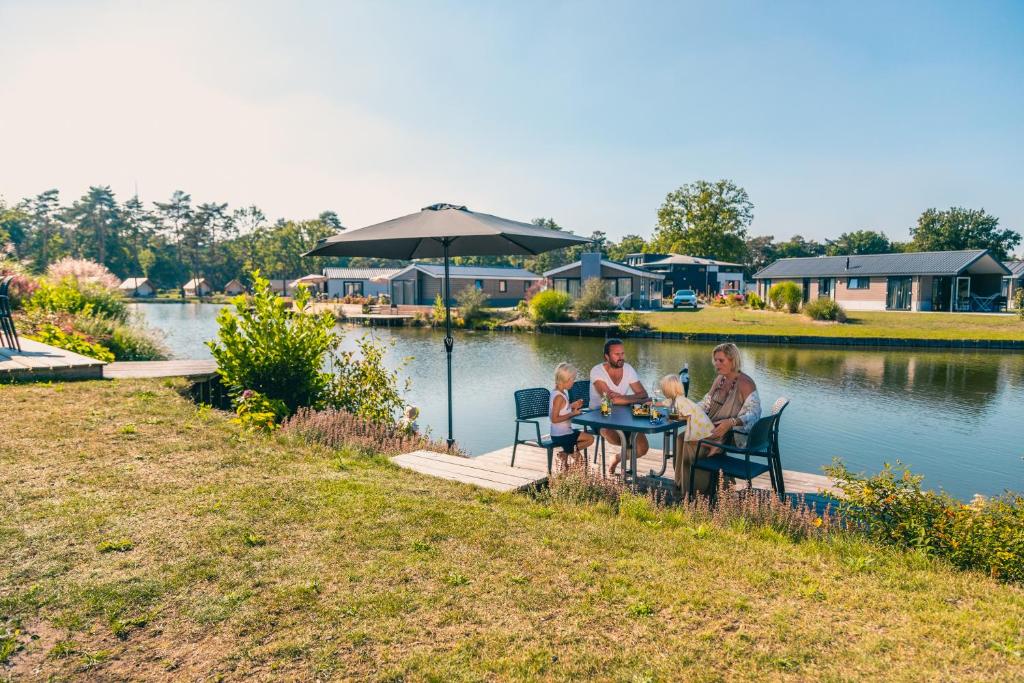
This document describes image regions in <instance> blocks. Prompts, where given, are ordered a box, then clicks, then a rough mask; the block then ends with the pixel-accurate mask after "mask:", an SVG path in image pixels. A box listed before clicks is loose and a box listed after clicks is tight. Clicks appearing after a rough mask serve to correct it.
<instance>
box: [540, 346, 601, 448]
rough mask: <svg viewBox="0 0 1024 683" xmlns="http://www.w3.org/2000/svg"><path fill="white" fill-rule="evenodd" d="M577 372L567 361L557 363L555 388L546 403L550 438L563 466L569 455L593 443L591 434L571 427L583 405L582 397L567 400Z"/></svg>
mask: <svg viewBox="0 0 1024 683" xmlns="http://www.w3.org/2000/svg"><path fill="white" fill-rule="evenodd" d="M578 374H579V371H578V370H577V369H576V368H575V367H574V366H572V365H570V364H569V363H559V364H558V366H557V367H556V368H555V388H554V390H553V391H552V392H551V398H550V403H548V415H549V416H550V418H551V440H552V441H553V442H554V444H555V445H556V446H558V447H559V448H561V449H562V453H561V454H560V455H559V458H560V460H561V461H562V464H563V466H564V465H566V464H568V459H569V456H570V455H572V454H575V453H576V452H578V451H579V450H581V449H584V448H587V447H589V446H591V445H592V444H593V443H594V437H593V435H591V434H588V433H586V432H581V431H580V430H578V429H573V428H572V418H574V417H576V416H577V415H579V414H580V413H581V412H582V410H580V409H581V408H582V407H583V399H578V400H576V401H571V402H570V401H569V389H571V388H572V385H573V382H575V381H576V376H577V375H578Z"/></svg>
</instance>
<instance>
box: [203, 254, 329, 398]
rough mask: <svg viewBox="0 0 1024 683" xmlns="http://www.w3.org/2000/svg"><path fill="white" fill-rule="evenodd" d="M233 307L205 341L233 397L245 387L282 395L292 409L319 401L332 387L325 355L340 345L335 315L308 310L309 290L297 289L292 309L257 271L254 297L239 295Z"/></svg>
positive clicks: (221, 316)
mask: <svg viewBox="0 0 1024 683" xmlns="http://www.w3.org/2000/svg"><path fill="white" fill-rule="evenodd" d="M233 303H234V311H232V310H231V308H229V307H225V308H223V309H221V312H220V313H219V314H218V316H217V323H218V324H219V326H220V329H219V330H218V331H217V340H215V341H211V342H207V345H208V346H209V347H210V351H211V353H212V354H213V357H214V359H215V360H216V361H217V373H218V374H219V375H220V377H221V380H222V381H223V383H224V386H225V387H227V388H228V391H229V392H230V393H231V394H232V395H233V396H235V397H240V396H241V394H242V392H243V391H245V390H246V389H251V390H253V391H257V392H259V393H260V394H263V395H264V396H266V397H267V398H268V399H277V400H280V401H283V402H284V404H285V405H286V406H287V408H288V411H289V412H294V411H295V410H296V409H297V408H299V407H300V406H321V405H323V402H324V400H325V398H327V397H328V395H329V393H330V387H331V384H332V379H333V378H332V376H331V375H330V374H329V373H326V372H324V370H323V367H324V360H325V357H326V356H327V354H328V353H330V352H331V351H333V350H334V349H336V348H337V346H338V343H339V341H340V340H339V338H338V336H337V335H336V334H335V333H334V318H333V316H331V314H330V313H320V314H313V313H310V312H309V311H308V307H309V290H308V289H306V288H305V287H300V288H299V289H298V291H297V292H296V293H295V300H294V310H289V308H288V302H286V301H285V300H284V299H282V298H280V297H278V296H276V295H275V294H274V293H273V292H272V291H271V290H270V283H269V282H268V281H267V279H266V278H264V277H262V276H260V274H259V271H256V272H255V273H253V295H252V297H251V298H249V299H246V298H245V297H236V298H235V299H234V300H233Z"/></svg>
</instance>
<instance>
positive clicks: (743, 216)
mask: <svg viewBox="0 0 1024 683" xmlns="http://www.w3.org/2000/svg"><path fill="white" fill-rule="evenodd" d="M753 219H754V205H753V204H752V203H751V202H750V197H749V196H748V195H747V191H746V190H744V189H743V188H742V187H739V186H738V185H736V184H734V183H733V182H732V181H730V180H718V181H716V182H713V183H712V182H710V181H707V180H698V181H697V182H695V183H693V184H689V185H683V186H682V187H680V188H679V189H678V190H675V191H673V192H670V193H668V195H667V196H666V197H665V203H664V204H662V205H661V208H660V209H658V227H657V228H656V229H655V233H654V240H653V242H652V245H651V246H652V248H653V251H656V252H665V253H679V254H689V255H691V256H704V257H708V258H715V259H719V260H722V261H735V262H738V263H742V262H743V261H744V259H745V258H746V251H747V248H746V243H745V239H746V237H747V228H748V227H749V226H750V223H751V221H752V220H753Z"/></svg>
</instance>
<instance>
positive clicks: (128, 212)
mask: <svg viewBox="0 0 1024 683" xmlns="http://www.w3.org/2000/svg"><path fill="white" fill-rule="evenodd" d="M753 219H754V205H753V203H752V202H751V200H750V197H749V195H748V194H747V192H746V190H745V189H743V188H742V187H740V186H738V185H736V184H735V183H733V182H732V181H729V180H718V181H707V180H698V181H696V182H694V183H689V184H686V185H683V186H681V187H680V188H678V189H676V190H673V191H672V192H669V193H668V195H667V196H666V198H665V201H664V203H663V204H662V205H661V207H660V208H659V209H658V212H657V222H656V224H655V227H654V229H653V231H652V234H651V236H650V237H649V238H644V237H643V236H641V235H638V234H629V235H626V236H625V237H623V238H622V239H621V240H620V241H618V242H614V241H612V240H609V239H608V238H607V235H606V234H605V233H604V232H602V231H594V232H593V233H591V235H590V238H591V239H592V243H591V244H590V245H583V246H574V247H570V248H567V249H561V250H557V251H553V252H548V253H544V254H539V255H537V256H534V257H518V256H516V257H508V256H478V257H464V258H457V259H455V262H456V263H459V264H464V265H507V266H520V267H524V268H527V269H529V270H531V271H533V272H535V273H542V272H544V271H546V270H550V269H551V268H556V267H558V266H560V265H564V264H566V263H571V262H573V261H575V260H577V259H578V258H579V255H580V254H581V253H582V252H584V251H592V250H599V251H601V252H602V253H603V254H605V256H606V257H607V258H609V259H612V260H617V261H621V260H623V259H625V257H626V255H627V254H631V253H640V252H647V253H677V254H688V255H690V256H702V257H706V258H714V259H718V260H720V261H729V262H733V263H739V264H742V265H743V266H744V267H745V269H746V270H747V271H748V273H753V272H756V271H757V270H759V269H761V268H763V267H765V266H767V265H768V264H770V263H772V262H773V261H775V260H777V259H780V258H792V257H804V256H822V255H839V256H842V255H856V254H880V253H887V252H898V251H945V250H957V249H990V250H992V252H993V253H994V254H995V255H996V257H997V258H1000V259H1005V258H1007V257H1008V256H1009V254H1010V252H1011V251H1012V250H1013V249H1014V248H1015V247H1016V246H1017V245H1019V244H1020V242H1021V236H1020V234H1019V233H1017V232H1016V231H1014V230H1012V229H1007V228H1000V227H999V219H998V218H997V217H995V216H992V215H989V214H988V213H986V212H985V210H984V209H966V208H961V207H951V208H949V209H946V210H939V209H935V208H929V209H927V210H925V211H924V212H922V213H921V215H920V217H919V218H918V220H917V223H916V225H914V226H912V227H911V228H910V235H911V239H910V240H909V241H907V242H898V241H893V240H890V239H889V238H888V237H887V236H886V235H885V233H884V232H881V231H878V230H873V229H861V230H854V231H851V232H846V233H843V234H841V235H839V236H838V237H837V238H836V239H827V240H825V241H824V242H818V241H816V240H813V239H805V238H804V237H802V236H801V235H794V236H793V237H791V238H790V239H789V240H786V241H776V239H775V237H774V236H773V235H761V236H751V235H750V234H749V231H750V225H751V223H752V222H753ZM533 222H534V224H536V225H540V226H543V227H548V228H553V229H556V230H561V229H562V228H561V226H559V224H558V223H557V222H556V221H555V220H554V219H552V218H538V219H535V220H534V221H533ZM344 229H345V228H344V226H343V225H342V222H341V220H340V219H339V217H338V215H337V214H336V213H335V212H333V211H324V212H322V213H321V214H320V215H319V216H317V217H316V218H314V219H307V220H286V219H278V220H277V221H275V222H273V223H271V222H270V221H269V220H268V219H267V217H266V215H265V214H264V213H263V211H261V210H260V209H259V207H257V206H245V207H240V208H236V209H234V210H229V208H228V204H226V203H217V202H212V203H201V204H197V203H194V202H193V201H192V197H191V195H189V194H187V193H185V192H183V191H181V190H177V191H175V192H174V193H173V194H172V195H171V197H170V198H169V199H168V200H167V201H166V202H152V204H151V205H149V206H147V205H146V204H145V203H143V201H142V200H141V199H140V198H139V197H138V195H135V196H132V197H130V198H128V199H127V200H126V201H124V202H119V201H118V199H117V198H116V197H115V195H114V193H113V192H112V191H111V189H110V187H109V186H93V187H90V188H89V190H88V191H87V192H86V193H85V194H84V195H82V196H81V197H80V198H78V199H77V200H74V201H72V202H71V203H70V204H69V205H62V204H61V201H60V197H59V192H58V191H57V190H55V189H52V190H46V191H45V192H41V193H40V194H38V195H36V196H34V197H27V198H25V199H22V200H21V201H19V202H17V203H15V204H11V205H9V204H7V203H5V202H4V201H3V200H2V199H0V248H2V249H3V250H4V251H5V252H6V255H7V256H9V257H13V258H16V259H18V260H20V261H23V262H25V263H27V264H28V265H29V267H30V268H32V269H33V270H35V271H37V272H42V271H44V270H45V269H46V266H47V265H49V264H50V263H52V262H54V261H56V260H58V259H60V258H61V257H63V256H75V257H78V258H88V259H92V260H95V261H97V262H99V263H102V264H104V265H105V266H107V267H108V268H109V269H110V270H111V271H112V272H113V273H115V274H116V275H118V276H119V277H121V278H126V277H137V276H143V277H147V278H149V279H150V280H151V281H152V282H153V283H154V285H155V286H156V287H158V288H161V289H173V288H177V287H180V286H181V285H182V284H183V283H184V282H186V281H187V280H189V279H191V278H193V277H205V278H207V279H208V280H209V281H210V282H211V284H212V285H213V286H214V287H215V288H219V287H222V286H223V285H224V284H225V283H226V282H228V281H229V280H231V279H233V278H236V277H237V278H241V279H242V280H243V281H246V279H247V277H248V274H249V273H251V272H252V271H253V270H254V269H259V270H260V271H261V272H262V273H263V274H264V275H265V276H266V277H269V278H272V279H273V278H287V279H294V278H297V277H300V276H302V275H305V274H307V273H312V272H319V271H320V270H321V268H323V267H324V266H325V265H338V266H345V265H348V266H355V267H359V266H364V267H369V266H389V265H394V266H397V265H402V264H401V262H398V261H393V260H386V259H371V258H351V259H348V258H303V257H302V254H303V253H304V252H306V251H307V250H309V249H310V248H312V247H313V246H314V245H315V244H316V242H317V241H318V240H320V239H322V238H324V237H327V236H330V235H333V234H335V233H337V232H339V231H341V230H344Z"/></svg>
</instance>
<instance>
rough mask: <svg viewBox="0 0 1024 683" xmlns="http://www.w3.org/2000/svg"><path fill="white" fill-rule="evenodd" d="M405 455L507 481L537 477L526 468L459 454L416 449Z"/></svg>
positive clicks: (526, 480)
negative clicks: (495, 476) (506, 478)
mask: <svg viewBox="0 0 1024 683" xmlns="http://www.w3.org/2000/svg"><path fill="white" fill-rule="evenodd" d="M406 455H415V456H417V457H420V458H423V459H426V460H432V461H435V462H438V463H443V464H445V465H448V466H451V467H457V468H459V469H463V470H466V469H471V470H479V471H481V472H487V473H490V474H495V475H501V476H505V477H508V478H509V483H514V482H517V481H518V482H522V483H531V482H533V481H535V480H536V479H537V477H536V476H534V475H533V474H532V473H529V471H528V470H523V469H520V468H516V467H509V466H508V465H504V464H501V463H495V462H489V461H483V460H478V459H477V458H461V457H459V456H451V455H446V454H444V453H437V452H434V451H416V452H414V453H409V454H406Z"/></svg>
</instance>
